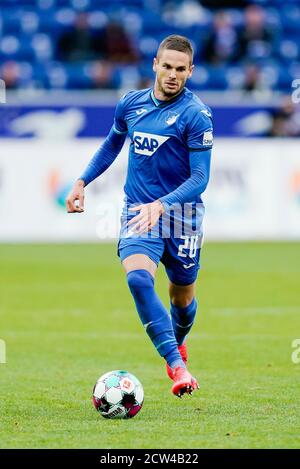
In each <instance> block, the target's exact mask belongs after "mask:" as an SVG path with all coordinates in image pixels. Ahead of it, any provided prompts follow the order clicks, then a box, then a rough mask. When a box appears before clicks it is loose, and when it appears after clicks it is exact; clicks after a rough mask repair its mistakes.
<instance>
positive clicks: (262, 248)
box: [0, 243, 300, 448]
mask: <svg viewBox="0 0 300 469" xmlns="http://www.w3.org/2000/svg"><path fill="white" fill-rule="evenodd" d="M299 259H300V244H299V243H230V244H224V243H223V244H222V243H207V244H206V245H205V246H204V249H203V253H202V271H201V274H200V276H199V281H198V291H197V297H198V301H199V311H198V317H197V322H196V324H195V326H194V329H193V330H192V332H191V334H190V337H189V341H188V343H189V350H190V361H189V363H190V365H189V368H190V370H191V372H192V373H193V374H195V376H197V378H198V379H199V381H200V383H201V389H200V391H198V392H195V393H194V394H193V396H192V397H190V396H185V397H184V398H183V399H182V400H180V399H178V398H176V397H174V396H173V395H172V394H171V392H170V388H171V382H170V380H169V378H168V377H167V376H166V374H165V369H164V364H163V360H162V359H161V358H160V357H159V356H158V355H157V352H156V351H155V349H154V348H153V346H152V344H151V343H150V340H149V339H148V337H147V336H146V334H145V332H144V330H143V328H142V326H141V324H140V321H139V318H138V315H137V313H136V312H135V309H134V306H133V301H132V299H131V297H130V294H129V292H128V290H127V285H126V281H125V275H124V273H123V270H122V267H121V266H120V264H119V260H118V258H117V256H116V246H115V245H101V244H99V245H95V244H94V245H2V246H0V264H1V270H0V276H1V279H0V288H1V292H0V339H2V340H5V342H6V347H7V363H6V364H0V446H1V447H2V448H296V447H300V405H299V398H300V363H299V364H298V365H297V364H294V363H293V362H292V360H291V355H292V352H293V349H292V345H291V344H292V341H293V340H294V339H296V338H300V262H299ZM156 285H157V290H158V292H159V294H160V295H161V297H162V299H163V301H164V303H165V304H166V305H168V296H167V285H168V284H167V279H166V276H165V273H164V269H163V267H162V266H161V267H160V268H159V271H158V274H157V282H156ZM113 369H125V370H128V371H130V372H132V373H134V374H135V375H136V376H137V377H138V378H139V379H140V381H141V382H142V384H143V386H144V390H145V402H144V406H143V408H142V410H141V412H140V413H139V414H138V415H137V416H136V417H135V418H134V419H132V420H124V421H123V420H122V421H116V420H115V421H113V420H105V419H103V418H102V417H101V416H100V415H99V414H98V413H97V412H96V411H95V409H94V408H93V406H92V404H91V394H92V388H93V385H94V383H95V381H96V379H97V378H98V377H99V376H100V375H102V374H103V373H104V372H107V371H110V370H113Z"/></svg>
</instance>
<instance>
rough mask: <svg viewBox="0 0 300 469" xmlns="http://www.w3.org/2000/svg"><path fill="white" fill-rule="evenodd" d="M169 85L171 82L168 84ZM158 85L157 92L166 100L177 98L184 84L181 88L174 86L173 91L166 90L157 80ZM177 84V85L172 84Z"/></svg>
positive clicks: (160, 81) (161, 82)
mask: <svg viewBox="0 0 300 469" xmlns="http://www.w3.org/2000/svg"><path fill="white" fill-rule="evenodd" d="M170 83H171V82H170ZM157 84H158V89H159V91H160V92H161V93H162V94H163V95H164V96H165V97H166V98H173V97H174V96H177V95H178V94H179V93H180V92H181V91H182V90H183V88H184V85H185V82H183V83H182V84H181V86H180V85H179V86H176V87H174V90H172V89H170V88H168V87H167V86H166V85H164V83H163V81H162V80H157ZM174 84H177V83H174Z"/></svg>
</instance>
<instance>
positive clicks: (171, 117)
mask: <svg viewBox="0 0 300 469" xmlns="http://www.w3.org/2000/svg"><path fill="white" fill-rule="evenodd" d="M178 117H179V114H178V112H172V111H169V112H168V115H167V118H166V123H167V124H168V125H172V124H175V122H176V120H177V118H178Z"/></svg>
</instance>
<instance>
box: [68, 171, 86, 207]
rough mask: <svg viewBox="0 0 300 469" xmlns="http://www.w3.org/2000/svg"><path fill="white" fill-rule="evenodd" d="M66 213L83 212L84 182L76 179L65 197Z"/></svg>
mask: <svg viewBox="0 0 300 469" xmlns="http://www.w3.org/2000/svg"><path fill="white" fill-rule="evenodd" d="M66 207H67V212H68V213H81V212H84V182H83V181H82V180H81V179H78V180H77V181H76V182H75V184H74V186H73V188H72V190H71V192H70V193H69V195H68V197H67V198H66Z"/></svg>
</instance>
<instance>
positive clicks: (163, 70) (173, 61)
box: [153, 49, 194, 99]
mask: <svg viewBox="0 0 300 469" xmlns="http://www.w3.org/2000/svg"><path fill="white" fill-rule="evenodd" d="M190 61H191V59H190V56H189V55H188V54H186V53H185V52H180V51H177V50H170V49H163V50H162V52H161V53H160V55H159V56H158V57H156V58H155V59H154V63H153V70H154V72H155V73H156V79H155V85H154V93H155V96H156V98H158V99H171V98H173V97H174V96H176V95H177V94H179V93H180V91H181V90H182V89H183V88H184V85H185V83H186V81H187V79H188V78H190V76H191V75H192V72H193V68H194V65H191V63H190Z"/></svg>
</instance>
